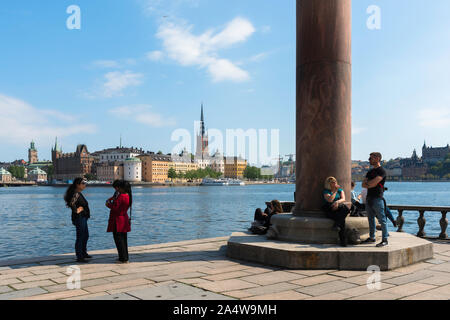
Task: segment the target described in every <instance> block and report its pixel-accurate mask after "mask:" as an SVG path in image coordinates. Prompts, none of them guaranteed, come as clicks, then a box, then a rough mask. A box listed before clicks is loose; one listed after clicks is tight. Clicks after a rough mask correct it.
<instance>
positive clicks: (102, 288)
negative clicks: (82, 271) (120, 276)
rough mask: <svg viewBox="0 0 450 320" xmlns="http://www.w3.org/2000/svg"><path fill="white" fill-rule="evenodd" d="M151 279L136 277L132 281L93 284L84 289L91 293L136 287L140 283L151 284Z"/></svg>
mask: <svg viewBox="0 0 450 320" xmlns="http://www.w3.org/2000/svg"><path fill="white" fill-rule="evenodd" d="M149 283H151V281H149V280H147V279H135V280H130V281H122V282H117V283H108V284H101V285H98V286H91V287H83V289H84V290H86V291H89V292H90V293H96V292H100V291H108V290H114V289H119V288H125V287H135V286H139V285H145V284H149Z"/></svg>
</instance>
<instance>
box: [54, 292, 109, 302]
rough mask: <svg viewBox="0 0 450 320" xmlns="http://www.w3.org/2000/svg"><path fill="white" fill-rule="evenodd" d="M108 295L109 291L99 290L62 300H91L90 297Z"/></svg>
mask: <svg viewBox="0 0 450 320" xmlns="http://www.w3.org/2000/svg"><path fill="white" fill-rule="evenodd" d="M106 295H108V293H107V292H97V293H91V294H84V295H82V296H76V297H70V298H64V299H61V300H89V299H90V298H94V297H102V296H106Z"/></svg>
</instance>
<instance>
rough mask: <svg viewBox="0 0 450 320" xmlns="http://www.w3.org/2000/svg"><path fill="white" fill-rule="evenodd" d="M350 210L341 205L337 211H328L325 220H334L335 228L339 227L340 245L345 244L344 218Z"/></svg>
mask: <svg viewBox="0 0 450 320" xmlns="http://www.w3.org/2000/svg"><path fill="white" fill-rule="evenodd" d="M349 212H350V210H349V209H348V208H347V206H345V205H342V206H339V209H337V210H336V211H331V210H328V211H327V212H326V213H327V218H329V219H332V220H334V222H335V223H336V226H338V227H339V229H340V231H339V239H340V240H341V243H346V242H347V239H346V237H345V218H346V217H347V215H348V214H349Z"/></svg>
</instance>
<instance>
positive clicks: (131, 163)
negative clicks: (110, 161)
mask: <svg viewBox="0 0 450 320" xmlns="http://www.w3.org/2000/svg"><path fill="white" fill-rule="evenodd" d="M123 179H124V180H125V181H128V182H141V181H142V162H141V160H140V159H139V158H128V159H125V161H124V163H123Z"/></svg>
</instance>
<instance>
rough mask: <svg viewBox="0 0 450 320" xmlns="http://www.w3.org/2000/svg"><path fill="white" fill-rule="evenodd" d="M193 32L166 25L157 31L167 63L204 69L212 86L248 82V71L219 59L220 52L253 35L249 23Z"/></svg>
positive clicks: (187, 27)
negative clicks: (170, 60)
mask: <svg viewBox="0 0 450 320" xmlns="http://www.w3.org/2000/svg"><path fill="white" fill-rule="evenodd" d="M192 30H193V26H192V25H186V24H175V23H171V22H169V23H165V24H162V25H161V26H160V27H159V30H158V32H157V34H156V36H157V37H158V38H159V39H161V40H162V41H163V47H164V50H165V53H166V55H167V56H168V57H169V58H170V59H172V60H174V61H176V62H177V63H179V64H180V65H182V66H198V67H200V68H206V69H207V70H208V72H209V73H210V75H211V76H212V78H213V81H215V82H218V81H226V80H229V81H235V82H242V81H247V80H249V79H250V76H249V74H248V72H247V71H245V70H243V69H241V68H239V67H238V66H237V65H236V64H235V63H233V62H231V61H229V60H227V59H224V58H220V57H219V56H218V51H219V50H220V49H225V48H229V47H231V46H233V45H235V44H238V43H243V42H245V41H246V40H247V39H248V38H249V37H250V36H251V35H252V34H253V33H254V32H255V28H254V27H253V25H252V24H251V23H250V22H249V21H248V20H246V19H244V18H240V17H238V18H235V19H234V20H232V21H231V22H229V23H228V24H227V25H226V26H225V28H224V29H223V30H222V31H220V32H215V31H214V30H211V29H210V30H207V31H206V32H204V33H203V34H200V35H194V34H193V32H192Z"/></svg>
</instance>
